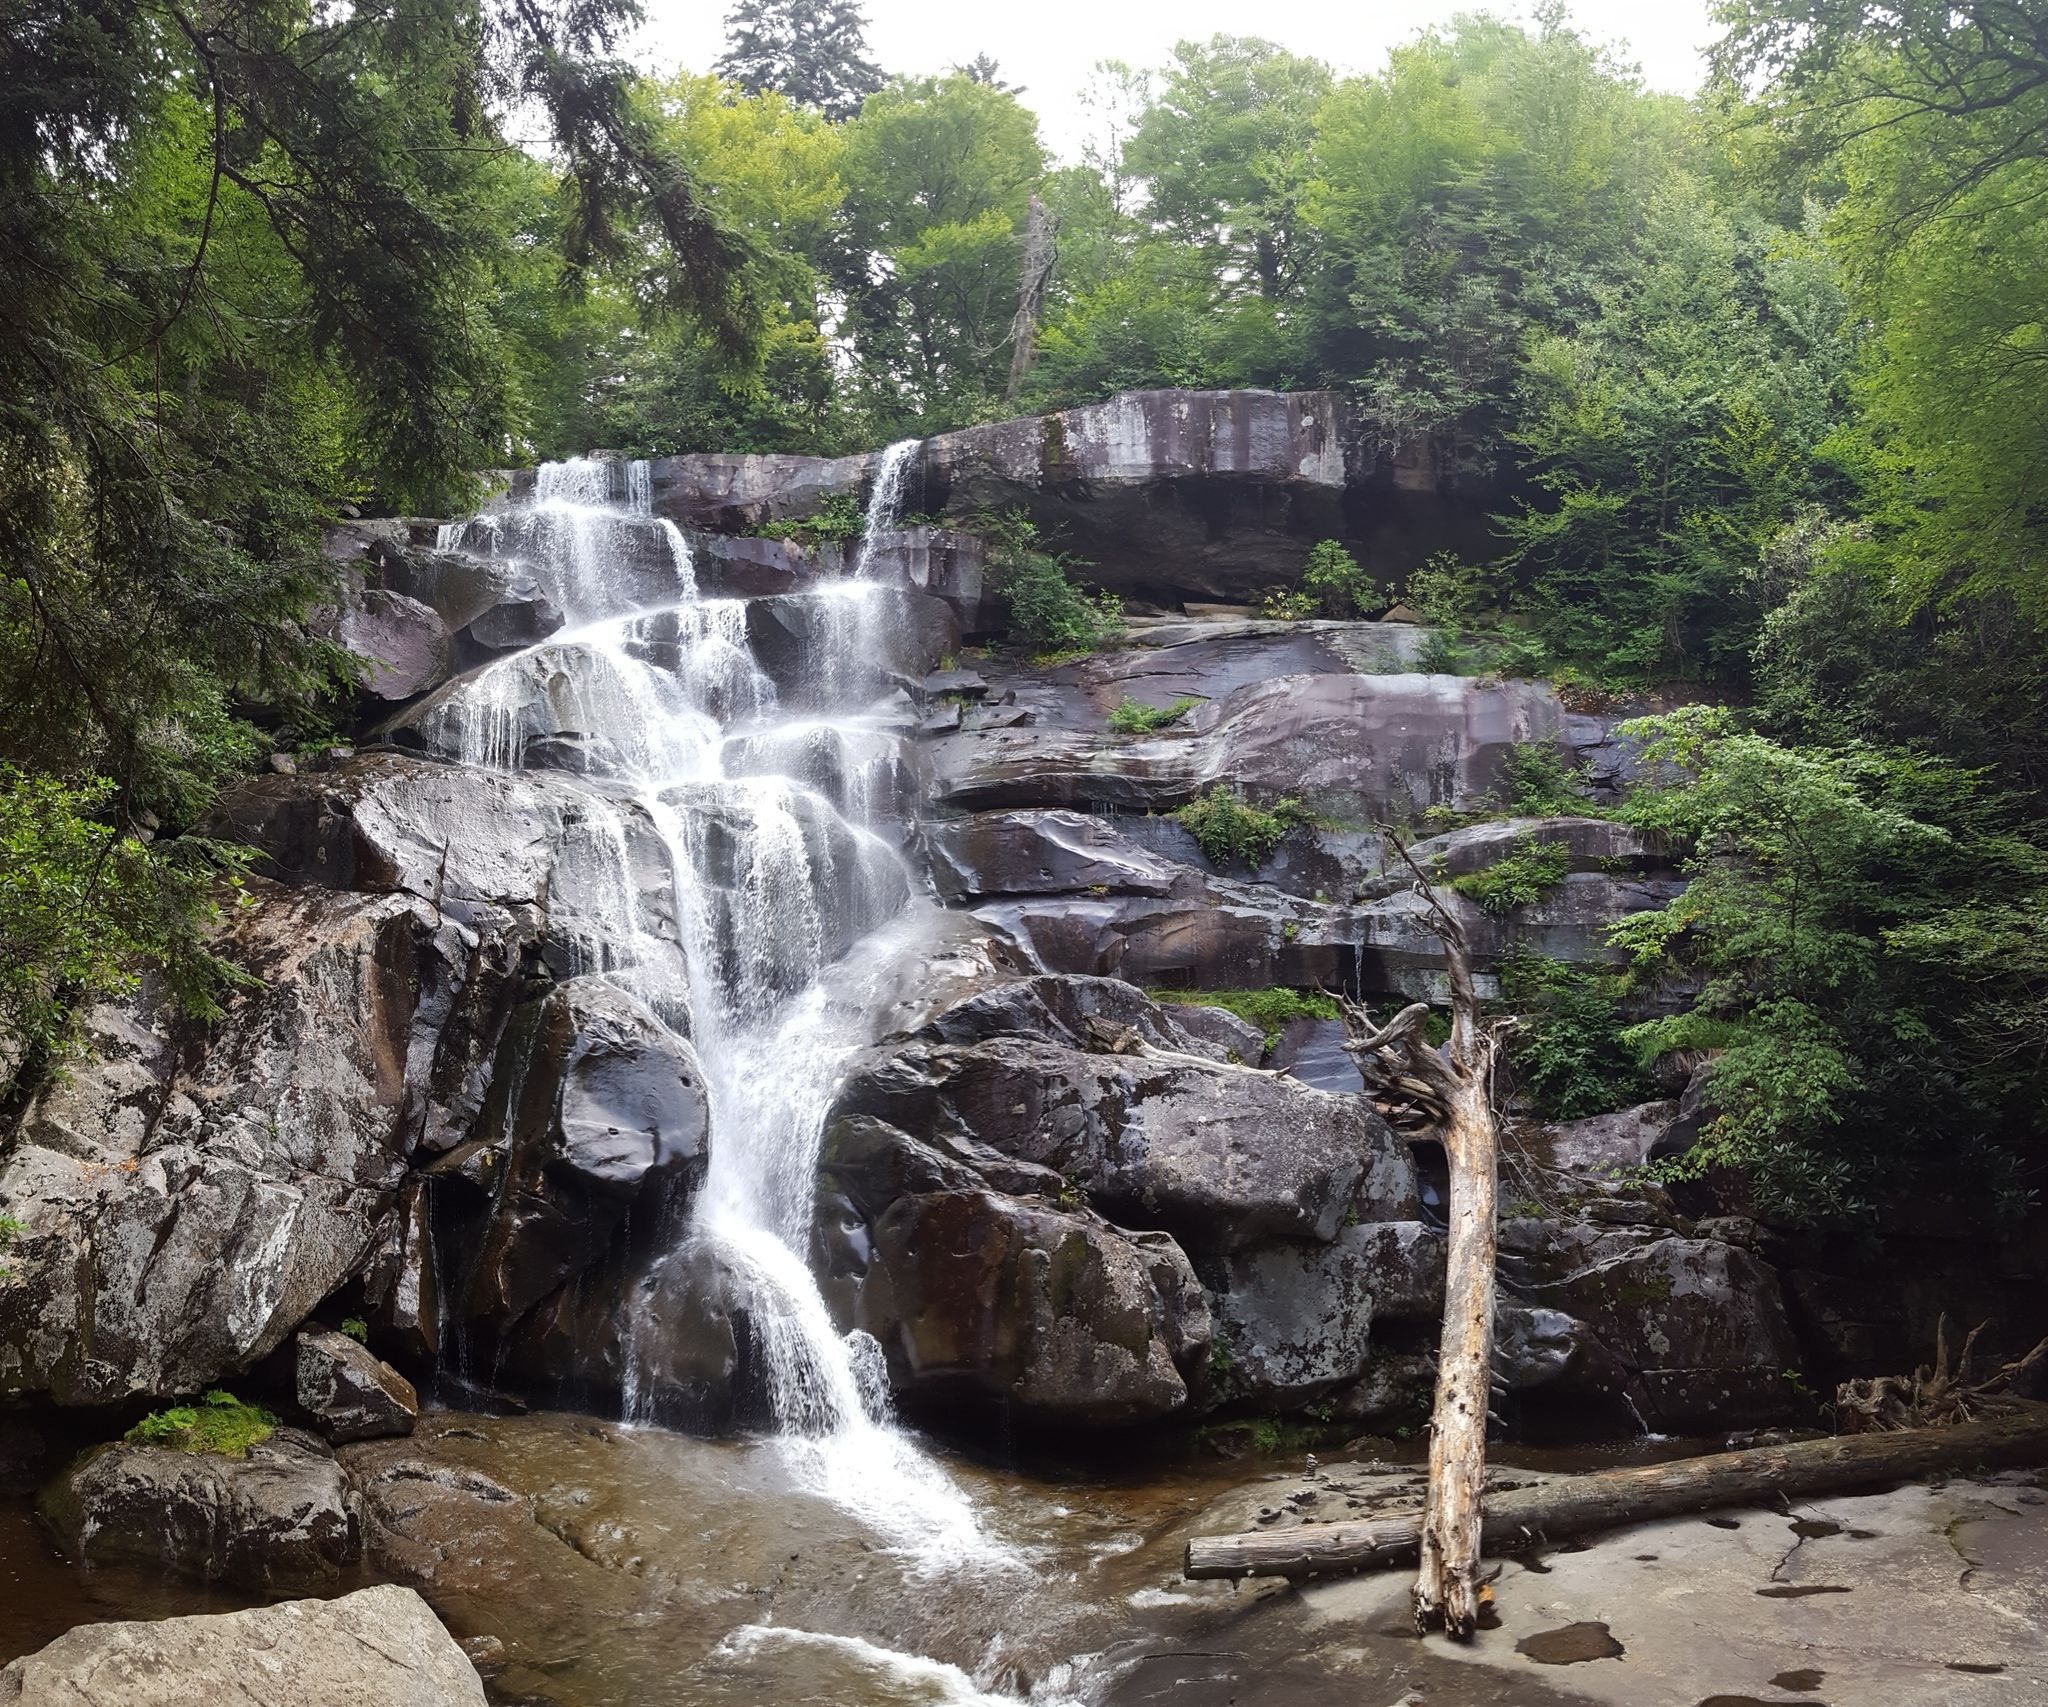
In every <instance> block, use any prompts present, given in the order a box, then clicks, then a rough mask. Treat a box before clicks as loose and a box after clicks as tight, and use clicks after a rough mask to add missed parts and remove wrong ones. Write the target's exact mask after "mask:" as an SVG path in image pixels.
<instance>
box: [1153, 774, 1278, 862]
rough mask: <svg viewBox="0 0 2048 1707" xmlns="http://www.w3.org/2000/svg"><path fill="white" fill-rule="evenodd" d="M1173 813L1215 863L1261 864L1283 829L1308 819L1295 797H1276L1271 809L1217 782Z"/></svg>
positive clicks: (1275, 846) (1275, 845)
mask: <svg viewBox="0 0 2048 1707" xmlns="http://www.w3.org/2000/svg"><path fill="white" fill-rule="evenodd" d="M1173 816H1174V817H1175V818H1176V819H1177V820H1178V821H1179V822H1180V823H1181V824H1183V825H1185V826H1186V828H1187V831H1188V833H1189V834H1190V835H1192V836H1193V837H1194V838H1195V842H1196V844H1197V845H1198V846H1199V847H1200V848H1201V850H1202V852H1203V854H1204V856H1206V857H1207V858H1208V859H1209V860H1210V861H1211V862H1212V863H1214V864H1216V865H1228V864H1230V863H1232V862H1233V861H1235V862H1237V863H1239V864H1242V865H1248V866H1258V865H1263V864H1265V862H1266V861H1267V860H1268V859H1270V858H1272V855H1273V850H1274V849H1275V848H1277V847H1278V846H1279V845H1280V842H1281V839H1282V838H1283V837H1284V836H1285V835H1286V834H1287V832H1288V831H1289V830H1291V829H1293V828H1294V827H1295V826H1296V825H1298V824H1305V823H1307V822H1308V821H1309V815H1308V813H1307V812H1306V811H1305V810H1304V809H1303V807H1302V805H1301V802H1300V801H1298V800H1276V801H1275V802H1274V803H1273V809H1272V810H1271V811H1270V812H1268V811H1262V810H1261V809H1260V808H1258V807H1256V806H1253V805H1250V804H1248V803H1247V802H1246V800H1245V799H1244V797H1243V796H1242V795H1240V794H1238V793H1237V792H1236V791H1235V790H1234V789H1227V788H1225V787H1224V786H1223V785H1222V784H1221V783H1218V784H1217V785H1216V786H1215V787H1214V788H1212V789H1210V790H1209V792H1208V793H1207V794H1204V795H1200V796H1198V797H1197V798H1196V799H1193V800H1191V801H1189V802H1188V803H1187V805H1185V806H1183V807H1181V808H1180V809H1179V810H1178V811H1176V812H1175V813H1174V814H1173Z"/></svg>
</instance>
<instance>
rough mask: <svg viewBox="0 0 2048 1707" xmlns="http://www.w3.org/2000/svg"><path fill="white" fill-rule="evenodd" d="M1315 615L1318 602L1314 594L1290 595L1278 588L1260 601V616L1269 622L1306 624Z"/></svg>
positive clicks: (1298, 593) (1297, 593)
mask: <svg viewBox="0 0 2048 1707" xmlns="http://www.w3.org/2000/svg"><path fill="white" fill-rule="evenodd" d="M1315 614H1316V601H1315V595H1314V594H1313V593H1304V592H1300V591H1295V592H1292V593H1288V592H1282V591H1281V590H1280V589H1279V588H1277V587H1276V588H1274V589H1273V591H1271V592H1270V593H1268V594H1267V595H1266V596H1265V597H1264V598H1263V599H1261V600H1259V615H1261V616H1262V617H1264V618H1265V619H1266V620H1267V621H1268V622H1306V621H1307V620H1308V619H1309V618H1310V617H1312V616H1314V615H1315Z"/></svg>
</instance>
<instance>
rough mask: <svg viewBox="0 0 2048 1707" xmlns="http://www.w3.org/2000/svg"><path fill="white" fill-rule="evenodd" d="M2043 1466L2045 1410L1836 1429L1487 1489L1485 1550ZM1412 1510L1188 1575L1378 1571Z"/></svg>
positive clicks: (1317, 1533)
mask: <svg viewBox="0 0 2048 1707" xmlns="http://www.w3.org/2000/svg"><path fill="white" fill-rule="evenodd" d="M2044 1463H2048V1406H2042V1405H2032V1404H2015V1405H2014V1406H2013V1408H2012V1409H2011V1410H2010V1411H2009V1412H2006V1413H2004V1414H2001V1415H1998V1416H1987V1417H1983V1418H1980V1419H1979V1420H1977V1421H1975V1422H1968V1423H1962V1424H1959V1425H1958V1426H1956V1427H1954V1428H1926V1429H1900V1430H1896V1431H1894V1432H1891V1433H1887V1434H1853V1435H1838V1436H1836V1437H1835V1438H1834V1439H1832V1440H1803V1441H1796V1442H1794V1443H1792V1444H1791V1445H1788V1446H1756V1447H1750V1448H1749V1449H1747V1450H1746V1451H1741V1452H1719V1453H1715V1454H1713V1455H1712V1456H1710V1457H1705V1458H1680V1459H1675V1460H1673V1461H1671V1462H1670V1463H1665V1464H1645V1465H1640V1466H1637V1467H1634V1468H1631V1469H1627V1470H1602V1471H1599V1472H1597V1473H1596V1474H1593V1475H1589V1476H1565V1477H1560V1478H1558V1479H1557V1480H1555V1481H1551V1482H1544V1483H1541V1484H1539V1485H1537V1486H1534V1487H1527V1488H1516V1489H1513V1490H1511V1491H1509V1492H1507V1493H1500V1494H1495V1495H1493V1496H1492V1497H1491V1498H1489V1499H1488V1500H1487V1502H1486V1516H1485V1525H1484V1544H1485V1547H1486V1550H1487V1551H1488V1552H1489V1553H1503V1552H1506V1553H1512V1552H1518V1551H1528V1550H1530V1549H1532V1548H1537V1547H1541V1546H1543V1545H1545V1544H1546V1543H1548V1542H1552V1541H1558V1540H1562V1539H1564V1538H1565V1537H1566V1536H1571V1535H1584V1534H1588V1533H1590V1532H1592V1531H1595V1530H1601V1529H1619V1528H1622V1527H1624V1526H1626V1525H1628V1524H1631V1523H1644V1522H1648V1521H1649V1520H1650V1519H1652V1518H1660V1517H1683V1516H1685V1515H1686V1514H1688V1513H1690V1512H1697V1511H1712V1510H1714V1509H1715V1508H1716V1507H1720V1506H1731V1505H1759V1504H1765V1503H1773V1502H1779V1501H1783V1500H1791V1499H1813V1498H1817V1497H1819V1496H1821V1495H1825V1494H1844V1493H1854V1492H1856V1491H1858V1490H1861V1489H1870V1488H1879V1487H1886V1486H1889V1485H1892V1484H1894V1483H1898V1482H1906V1481H1911V1480H1913V1479H1914V1478H1915V1477H1919V1476H1929V1475H1937V1474H1940V1473H1943V1472H1948V1473H1956V1472H1962V1471H1970V1470H1979V1469H2000V1468H2009V1467H2011V1466H2014V1465H2030V1464H2044ZM1421 1535H1422V1514H1421V1513H1419V1512H1401V1513H1395V1514H1392V1515H1389V1516H1386V1517H1378V1518H1365V1519H1360V1520H1357V1521H1354V1522H1348V1523H1306V1524H1302V1525H1301V1526H1300V1527H1299V1528H1295V1529H1282V1530H1277V1531H1270V1532H1254V1533H1251V1534H1244V1535H1204V1536H1198V1537H1197V1538H1196V1539H1195V1540H1193V1541H1190V1542H1189V1543H1188V1550H1187V1574H1188V1575H1189V1576H1190V1577H1315V1576H1325V1575H1329V1574H1332V1573H1335V1572H1341V1571H1368V1570H1378V1569H1380V1568H1382V1567H1385V1566H1391V1565H1401V1564H1407V1563H1410V1562H1411V1561H1413V1560H1414V1559H1415V1558H1416V1556H1417V1550H1418V1545H1419V1542H1420V1540H1421Z"/></svg>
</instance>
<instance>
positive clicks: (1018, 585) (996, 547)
mask: <svg viewBox="0 0 2048 1707" xmlns="http://www.w3.org/2000/svg"><path fill="white" fill-rule="evenodd" d="M978 531H979V532H980V533H981V535H982V537H983V539H984V540H985V541H986V542H987V544H988V567H989V578H990V580H991V581H992V582H993V583H994V585H995V588H996V590H997V591H998V592H1000V593H1001V594H1002V595H1003V597H1004V599H1005V600H1007V601H1008V603H1009V606H1010V636H1011V638H1012V639H1013V640H1016V641H1017V642H1018V643H1019V644H1021V645H1023V646H1025V647H1027V648H1029V649H1030V651H1031V652H1032V653H1034V654H1035V655H1037V656H1038V657H1039V658H1040V659H1041V660H1042V661H1046V662H1051V661H1055V660H1063V659H1065V658H1068V657H1071V656H1076V655H1080V654H1085V653H1088V652H1092V651H1094V650H1095V649H1096V647H1098V646H1101V645H1103V644H1105V643H1106V642H1108V641H1111V640H1115V639H1117V638H1118V637H1119V636H1121V635H1122V633H1123V631H1124V607H1123V601H1122V600H1121V599H1119V598H1118V597H1117V596H1116V595H1115V594H1114V593H1102V592H1098V593H1095V594H1092V595H1091V594H1089V593H1087V592H1084V591H1083V590H1082V589H1081V588H1080V587H1079V586H1077V585H1076V584H1075V583H1074V581H1073V580H1072V579H1071V577H1070V576H1069V574H1068V571H1069V570H1070V569H1071V568H1073V567H1074V566H1075V565H1073V564H1072V563H1071V562H1070V561H1069V560H1068V559H1066V558H1064V557H1062V556H1060V555H1058V554H1056V553H1054V552H1050V551H1047V550H1045V549H1044V547H1043V545H1042V544H1041V543H1040V537H1039V532H1038V526H1037V524H1036V523H1035V522H1033V521H1032V520H1031V518H1030V517H1029V516H1027V515H1026V514H1025V513H1024V512H1023V511H1022V510H1010V511H1007V512H1005V513H1003V514H1001V515H994V516H984V517H982V518H981V520H980V522H979V524H978Z"/></svg>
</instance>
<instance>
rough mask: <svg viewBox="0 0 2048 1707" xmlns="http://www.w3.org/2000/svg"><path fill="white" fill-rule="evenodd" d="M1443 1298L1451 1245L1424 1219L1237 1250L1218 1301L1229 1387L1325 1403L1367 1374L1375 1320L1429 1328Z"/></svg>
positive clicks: (1353, 1227)
mask: <svg viewBox="0 0 2048 1707" xmlns="http://www.w3.org/2000/svg"><path fill="white" fill-rule="evenodd" d="M1443 1295H1444V1248H1443V1241H1442V1239H1441V1238H1440V1237H1439V1236H1438V1235H1437V1234H1436V1233H1435V1232H1434V1231H1432V1230H1431V1229H1429V1228H1427V1227H1425V1226H1423V1225H1422V1223H1421V1222H1419V1221H1377V1222H1360V1223H1356V1224H1354V1225H1351V1226H1347V1227H1343V1228H1340V1229H1339V1230H1338V1233H1337V1236H1336V1238H1335V1239H1333V1240H1332V1241H1330V1242H1329V1243H1328V1244H1318V1243H1314V1242H1312V1241H1304V1240H1275V1241H1272V1242H1271V1243H1267V1244H1261V1245H1258V1246H1255V1247H1253V1248H1252V1249H1250V1250H1247V1251H1240V1252H1235V1253H1233V1254H1232V1255H1231V1257H1230V1259H1229V1263H1228V1266H1227V1268H1226V1270H1225V1273H1224V1285H1223V1288H1222V1289H1221V1290H1220V1292H1218V1293H1217V1294H1216V1295H1215V1299H1214V1303H1215V1310H1216V1317H1217V1336H1218V1340H1219V1342H1220V1343H1221V1344H1222V1345H1223V1346H1224V1347H1226V1348H1227V1352H1228V1356H1227V1362H1228V1371H1227V1373H1226V1374H1225V1376H1224V1386H1225V1388H1226V1390H1230V1389H1236V1390H1241V1391H1245V1392H1247V1393H1250V1394H1252V1395H1255V1396H1256V1397H1258V1398H1261V1399H1264V1400H1268V1401H1275V1402H1278V1403H1281V1404H1289V1405H1292V1404H1301V1403H1304V1402H1306V1401H1307V1400H1310V1399H1313V1398H1316V1397H1319V1396H1320V1395H1322V1394H1324V1393H1327V1392H1328V1391H1330V1390H1331V1389H1332V1388H1334V1387H1338V1386H1341V1385H1343V1384H1344V1383H1346V1382H1352V1381H1356V1380H1357V1379H1358V1378H1359V1377H1360V1376H1361V1375H1363V1374H1364V1372H1365V1370H1366V1368H1367V1365H1368V1362H1369V1361H1370V1359H1371V1356H1372V1352H1373V1326H1374V1324H1375V1322H1384V1321H1401V1320H1405V1321H1409V1322H1413V1323H1418V1324H1427V1323H1428V1322H1430V1321H1431V1320H1432V1319H1434V1318H1440V1317H1441V1316H1442V1313H1443ZM1218 1361H1219V1362H1224V1361H1226V1360H1225V1359H1224V1358H1219V1359H1218Z"/></svg>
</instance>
